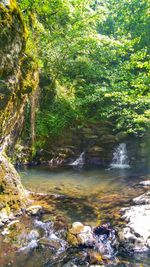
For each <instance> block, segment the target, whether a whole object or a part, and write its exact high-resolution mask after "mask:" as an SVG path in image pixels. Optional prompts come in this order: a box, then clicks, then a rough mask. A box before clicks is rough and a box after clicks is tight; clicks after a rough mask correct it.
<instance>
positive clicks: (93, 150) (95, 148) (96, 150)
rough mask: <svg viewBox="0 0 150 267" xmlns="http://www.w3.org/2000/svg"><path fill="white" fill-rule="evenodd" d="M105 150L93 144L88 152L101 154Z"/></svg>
mask: <svg viewBox="0 0 150 267" xmlns="http://www.w3.org/2000/svg"><path fill="white" fill-rule="evenodd" d="M103 151H104V149H103V148H102V147H100V146H92V147H90V148H89V149H88V151H87V153H88V154H89V155H91V156H99V155H101V154H102V152H103Z"/></svg>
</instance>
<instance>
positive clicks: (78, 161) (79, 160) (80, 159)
mask: <svg viewBox="0 0 150 267" xmlns="http://www.w3.org/2000/svg"><path fill="white" fill-rule="evenodd" d="M84 155H85V153H84V152H82V153H81V154H80V156H79V157H78V158H77V159H76V160H75V161H73V162H72V163H70V165H72V166H79V167H82V166H83V165H84V163H85V159H84Z"/></svg>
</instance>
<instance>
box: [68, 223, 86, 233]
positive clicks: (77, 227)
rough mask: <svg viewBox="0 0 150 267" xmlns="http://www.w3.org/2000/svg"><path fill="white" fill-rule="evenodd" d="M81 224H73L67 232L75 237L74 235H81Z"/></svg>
mask: <svg viewBox="0 0 150 267" xmlns="http://www.w3.org/2000/svg"><path fill="white" fill-rule="evenodd" d="M83 227H84V226H83V224H82V223H80V222H74V223H73V224H72V228H71V229H70V230H69V232H70V233H71V234H74V235H76V234H79V233H81V231H82V230H83Z"/></svg>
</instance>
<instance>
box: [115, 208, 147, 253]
mask: <svg viewBox="0 0 150 267" xmlns="http://www.w3.org/2000/svg"><path fill="white" fill-rule="evenodd" d="M121 211H122V212H123V213H124V214H123V216H122V219H124V220H125V221H126V222H127V224H126V226H125V227H124V228H123V229H122V230H121V233H120V234H119V239H120V242H121V244H123V246H124V248H125V249H126V250H128V251H136V252H144V251H147V250H148V246H149V242H148V243H147V240H148V239H149V236H150V223H149V220H150V205H137V206H131V207H129V208H124V209H121Z"/></svg>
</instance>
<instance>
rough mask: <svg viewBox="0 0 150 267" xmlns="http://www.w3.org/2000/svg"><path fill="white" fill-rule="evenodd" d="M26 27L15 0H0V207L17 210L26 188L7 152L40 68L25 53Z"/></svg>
mask: <svg viewBox="0 0 150 267" xmlns="http://www.w3.org/2000/svg"><path fill="white" fill-rule="evenodd" d="M26 39H27V30H26V27H25V25H24V22H23V19H22V16H21V13H20V11H19V9H18V6H17V4H16V2H15V0H3V1H0V61H1V64H0V209H4V208H7V211H10V210H11V209H18V208H20V207H21V206H22V204H23V203H24V202H25V191H24V189H23V187H22V185H21V182H20V178H19V176H18V174H17V172H16V171H15V169H14V167H13V165H11V163H10V162H9V159H7V157H6V156H5V157H4V154H5V153H6V152H7V150H8V149H11V148H12V147H13V146H14V144H15V143H16V141H17V139H18V137H19V136H20V133H21V131H22V128H23V122H24V110H25V106H26V104H27V102H28V101H29V99H30V95H31V94H32V91H33V89H35V88H36V87H37V85H38V69H37V65H36V64H35V63H34V61H33V60H32V58H31V57H29V56H27V55H26V54H25V45H26Z"/></svg>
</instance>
